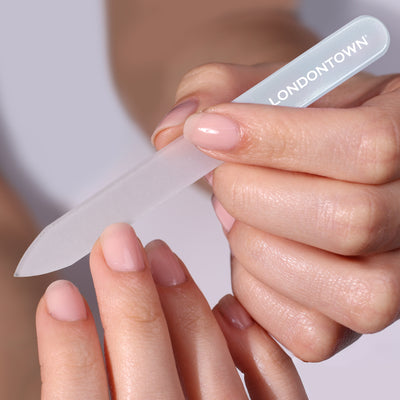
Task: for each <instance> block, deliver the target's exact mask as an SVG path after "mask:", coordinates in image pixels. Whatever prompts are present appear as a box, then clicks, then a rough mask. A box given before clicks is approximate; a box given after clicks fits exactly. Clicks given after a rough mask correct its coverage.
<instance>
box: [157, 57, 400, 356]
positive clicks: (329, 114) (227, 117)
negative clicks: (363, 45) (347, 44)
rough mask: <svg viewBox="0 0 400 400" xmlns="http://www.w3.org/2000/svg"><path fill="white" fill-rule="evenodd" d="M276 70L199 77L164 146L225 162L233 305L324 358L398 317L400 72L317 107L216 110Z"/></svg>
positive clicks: (184, 89)
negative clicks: (177, 143) (174, 143)
mask: <svg viewBox="0 0 400 400" xmlns="http://www.w3.org/2000/svg"><path fill="white" fill-rule="evenodd" d="M276 68H278V66H277V65H258V66H255V67H245V66H236V65H222V64H211V65H205V66H202V67H199V68H197V69H195V70H193V71H191V72H190V73H189V74H187V75H186V76H185V77H184V78H183V81H182V82H181V84H180V86H179V88H178V92H177V96H176V98H177V104H178V107H176V108H175V111H173V112H172V113H170V114H168V115H167V117H166V118H165V120H164V121H163V122H161V124H160V125H159V127H158V128H157V129H156V131H155V134H154V136H153V141H154V143H155V145H156V147H157V148H161V147H163V146H164V145H166V144H167V143H168V142H170V141H171V140H172V139H174V138H175V137H176V136H179V135H180V134H182V130H183V132H184V135H185V136H186V137H187V138H188V139H189V140H192V142H193V143H195V144H196V145H198V146H199V147H200V148H201V149H202V150H203V151H205V152H206V153H207V154H208V155H210V156H212V157H215V158H218V159H221V160H224V161H226V163H225V164H223V165H222V166H221V167H219V168H217V169H216V170H215V172H214V174H213V177H212V186H213V190H214V193H215V199H214V206H215V209H216V212H217V215H218V216H219V218H220V220H221V222H222V225H223V227H224V231H225V233H226V235H227V238H228V240H229V244H230V247H231V251H232V255H233V258H232V259H233V261H232V282H233V290H234V293H235V296H236V297H237V298H238V299H239V301H240V302H241V303H242V305H243V306H244V307H245V308H246V309H247V311H248V312H249V313H250V314H251V316H252V317H253V318H254V319H255V320H256V321H257V322H258V323H259V324H260V325H261V326H262V327H264V329H266V330H267V331H268V332H269V333H271V335H272V336H274V337H275V338H276V339H277V340H278V341H279V342H280V343H282V344H283V345H284V346H286V347H287V348H288V349H290V350H291V351H292V352H293V353H294V354H295V355H297V356H298V357H299V358H301V359H303V360H308V361H319V360H323V359H326V358H328V357H330V356H332V355H333V354H335V353H336V352H338V351H339V350H341V349H342V348H344V347H346V346H347V345H348V344H350V343H351V342H353V341H354V340H356V339H357V338H358V337H359V334H361V333H371V332H377V331H379V330H381V329H384V328H385V327H386V326H388V325H390V324H391V323H393V322H394V321H395V320H396V319H397V318H398V317H399V310H400V290H399V289H400V269H399V261H400V253H399V247H400V235H399V231H400V211H399V210H400V208H399V207H398V199H399V195H400V181H399V177H400V147H399V142H400V90H399V89H400V77H399V76H398V75H393V76H383V77H376V76H372V75H367V74H360V75H358V76H356V77H354V78H353V79H351V80H350V81H349V82H347V83H345V84H344V85H342V86H341V87H339V88H338V89H336V90H335V91H333V92H331V93H330V94H328V95H327V96H325V97H324V98H322V99H321V100H319V101H318V102H317V103H316V104H314V105H313V107H312V108H308V109H293V108H283V107H272V106H265V105H250V104H234V103H230V104H219V103H226V102H228V101H230V100H232V99H234V98H235V97H236V96H238V95H239V94H240V93H242V92H243V91H245V90H246V89H248V88H249V87H251V86H252V85H253V84H254V83H255V82H257V81H260V80H262V79H263V78H265V76H267V75H268V74H270V73H271V72H272V70H274V69H276ZM216 104H218V105H216ZM195 110H196V111H203V112H202V113H197V114H194V115H192V116H190V117H189V115H190V114H192V113H194V111H195ZM188 117H189V118H188ZM186 118H187V120H186ZM185 120H186V122H185ZM183 124H184V125H183Z"/></svg>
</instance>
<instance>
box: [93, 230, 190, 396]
mask: <svg viewBox="0 0 400 400" xmlns="http://www.w3.org/2000/svg"><path fill="white" fill-rule="evenodd" d="M90 265H91V271H92V276H93V282H94V286H95V290H96V295H97V301H98V304H99V310H100V315H101V320H102V324H103V327H104V336H105V341H106V344H107V347H106V351H107V354H106V359H107V362H108V370H109V375H110V381H111V382H110V385H111V392H112V394H113V395H114V397H116V398H121V399H122V398H131V396H132V395H133V394H134V397H135V398H140V399H152V398H160V394H161V393H162V396H163V399H174V400H175V399H182V398H183V394H182V390H181V386H180V383H179V377H178V373H177V371H176V367H175V360H174V355H173V351H172V346H171V342H170V338H169V333H168V327H167V324H166V322H165V318H164V315H163V311H162V308H161V304H160V301H159V298H158V294H157V289H156V287H155V285H154V282H153V279H152V276H151V273H150V270H149V268H148V263H147V259H146V257H145V254H144V250H143V248H142V246H141V244H140V242H139V240H138V239H137V237H136V235H135V233H134V231H133V229H132V228H131V227H130V226H129V225H126V224H115V225H111V226H110V227H108V228H107V229H106V230H105V231H104V232H103V234H102V235H101V238H100V241H98V242H97V243H96V245H95V247H94V248H93V250H92V253H91V259H90Z"/></svg>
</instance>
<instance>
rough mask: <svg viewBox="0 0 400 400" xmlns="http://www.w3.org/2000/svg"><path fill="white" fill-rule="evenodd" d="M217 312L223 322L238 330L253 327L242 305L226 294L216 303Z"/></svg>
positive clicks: (251, 320)
mask: <svg viewBox="0 0 400 400" xmlns="http://www.w3.org/2000/svg"><path fill="white" fill-rule="evenodd" d="M217 309H218V311H219V312H220V313H221V315H222V316H223V317H224V318H225V320H226V321H227V322H228V323H229V324H231V325H232V326H234V327H235V328H238V329H242V330H243V329H246V328H248V327H250V326H251V325H253V323H254V321H253V319H252V318H251V317H250V315H249V314H248V312H247V311H246V310H245V309H244V308H243V307H242V305H241V304H240V303H239V302H238V301H237V300H236V299H235V297H233V296H232V295H230V294H228V295H226V296H224V297H223V298H222V299H221V300H220V301H219V303H218V306H217Z"/></svg>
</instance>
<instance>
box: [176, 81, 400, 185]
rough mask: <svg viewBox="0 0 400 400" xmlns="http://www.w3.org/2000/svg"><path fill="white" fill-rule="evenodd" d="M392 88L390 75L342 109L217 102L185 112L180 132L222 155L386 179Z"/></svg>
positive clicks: (399, 101)
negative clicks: (365, 97) (362, 99)
mask: <svg viewBox="0 0 400 400" xmlns="http://www.w3.org/2000/svg"><path fill="white" fill-rule="evenodd" d="M371 79H373V80H375V78H371ZM381 79H385V78H381ZM386 79H387V78H386ZM380 83H381V82H380V81H379V79H378V80H376V82H375V88H376V87H377V86H381V85H380ZM399 88H400V80H399V79H398V78H394V79H392V80H391V81H390V82H387V84H386V85H385V87H384V89H383V90H382V92H381V94H380V95H379V96H376V97H373V98H371V99H369V100H368V101H366V102H364V103H363V104H362V105H361V106H358V107H354V108H344V109H341V108H340V109H338V108H307V109H298V108H289V107H274V106H266V105H258V104H237V103H234V104H220V105H217V106H213V107H210V108H208V109H207V110H206V111H205V112H202V113H197V114H194V115H192V116H190V117H189V118H188V119H187V120H186V122H185V125H184V129H183V131H184V136H185V137H186V138H187V139H189V140H191V141H192V142H193V143H194V144H195V145H197V146H198V147H199V148H200V149H201V150H203V151H205V152H206V154H208V155H210V156H211V157H214V158H218V159H221V160H223V161H228V162H234V163H243V164H250V165H259V166H263V167H269V168H276V169H282V170H287V171H295V172H303V173H308V174H314V175H321V176H325V177H330V178H334V179H340V180H347V181H352V182H358V183H369V184H380V183H386V182H390V181H392V180H395V179H397V178H399V177H400V163H398V158H399V155H400V154H399V146H398V142H399V141H400V90H399ZM361 89H362V88H361ZM371 90H372V89H371V87H370V86H369V85H366V86H365V92H364V95H365V94H366V93H369V92H370V91H371ZM362 92H363V91H362V90H360V93H362ZM360 95H361V94H360Z"/></svg>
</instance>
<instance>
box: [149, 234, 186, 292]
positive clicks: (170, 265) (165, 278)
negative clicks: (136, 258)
mask: <svg viewBox="0 0 400 400" xmlns="http://www.w3.org/2000/svg"><path fill="white" fill-rule="evenodd" d="M146 252H147V257H148V259H149V263H150V268H151V273H152V274H153V278H154V281H155V282H156V283H157V284H159V285H161V286H175V285H180V284H181V283H183V282H185V281H186V274H185V272H184V270H183V268H182V264H181V261H180V260H179V259H178V257H177V256H176V255H175V254H174V253H173V252H172V251H171V250H170V248H169V247H168V246H167V244H166V243H164V242H163V241H162V240H154V241H152V242H150V243H149V244H148V245H147V246H146Z"/></svg>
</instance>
